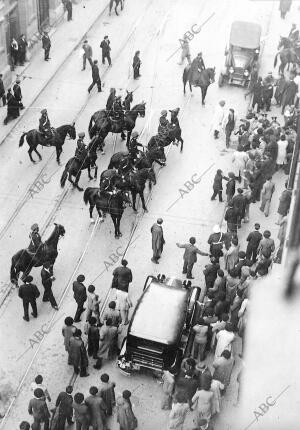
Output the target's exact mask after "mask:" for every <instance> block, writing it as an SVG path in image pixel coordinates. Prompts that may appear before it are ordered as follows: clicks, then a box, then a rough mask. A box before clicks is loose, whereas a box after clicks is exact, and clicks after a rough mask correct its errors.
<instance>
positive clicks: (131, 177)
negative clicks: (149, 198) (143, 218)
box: [124, 168, 156, 212]
mask: <svg viewBox="0 0 300 430" xmlns="http://www.w3.org/2000/svg"><path fill="white" fill-rule="evenodd" d="M147 180H149V188H151V187H152V183H153V184H154V185H155V184H156V177H155V173H154V170H153V169H152V168H143V169H141V170H138V171H137V172H135V173H134V172H129V173H127V174H126V175H125V184H124V189H126V190H128V191H131V195H132V208H133V210H134V211H135V212H136V207H135V203H136V196H137V194H139V196H140V198H141V201H142V207H143V209H144V211H145V212H148V210H147V208H146V204H145V198H144V190H145V185H146V181H147Z"/></svg>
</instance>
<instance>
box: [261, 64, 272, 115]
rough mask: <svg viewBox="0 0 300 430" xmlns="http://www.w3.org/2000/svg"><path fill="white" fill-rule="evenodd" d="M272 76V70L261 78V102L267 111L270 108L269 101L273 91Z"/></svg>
mask: <svg viewBox="0 0 300 430" xmlns="http://www.w3.org/2000/svg"><path fill="white" fill-rule="evenodd" d="M273 85H274V78H273V75H272V72H269V73H268V75H267V76H266V77H265V79H264V80H263V88H262V103H263V106H262V107H263V108H265V109H266V111H267V112H269V111H270V110H271V101H272V97H273V92H274V87H273Z"/></svg>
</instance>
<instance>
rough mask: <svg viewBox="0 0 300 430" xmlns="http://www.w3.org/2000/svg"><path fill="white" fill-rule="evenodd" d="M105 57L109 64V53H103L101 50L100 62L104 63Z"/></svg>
mask: <svg viewBox="0 0 300 430" xmlns="http://www.w3.org/2000/svg"><path fill="white" fill-rule="evenodd" d="M105 58H107V61H108V64H109V65H110V66H111V58H110V53H109V52H107V53H104V52H103V51H102V64H105Z"/></svg>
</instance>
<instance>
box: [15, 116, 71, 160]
mask: <svg viewBox="0 0 300 430" xmlns="http://www.w3.org/2000/svg"><path fill="white" fill-rule="evenodd" d="M52 131H53V136H52V139H51V140H47V139H45V138H44V136H43V135H42V133H40V132H39V131H38V130H35V129H34V130H30V131H27V132H26V133H23V134H22V136H21V138H20V142H19V147H20V146H23V143H24V138H25V136H26V140H27V143H28V145H29V150H28V154H29V157H30V160H31V161H32V162H33V163H35V160H34V159H33V158H32V155H31V153H32V151H34V152H35V153H36V154H37V155H38V156H39V159H40V160H41V159H42V156H41V154H40V153H39V152H38V150H37V149H36V148H37V146H38V145H42V146H55V148H56V161H57V162H58V164H60V154H61V153H62V146H63V144H64V143H65V139H66V137H67V135H69V136H70V139H76V130H75V123H73V124H72V125H69V124H66V125H62V126H61V127H58V128H53V129H52Z"/></svg>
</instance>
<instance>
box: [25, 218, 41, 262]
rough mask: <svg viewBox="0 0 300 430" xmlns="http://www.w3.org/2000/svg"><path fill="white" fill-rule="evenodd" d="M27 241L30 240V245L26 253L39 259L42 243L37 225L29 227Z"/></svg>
mask: <svg viewBox="0 0 300 430" xmlns="http://www.w3.org/2000/svg"><path fill="white" fill-rule="evenodd" d="M29 239H30V244H29V246H28V249H27V251H28V252H29V254H30V255H32V256H36V257H37V258H39V257H40V254H41V250H42V245H43V242H42V238H41V235H40V233H39V226H38V224H33V225H32V226H31V232H30V233H29Z"/></svg>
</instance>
